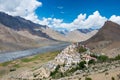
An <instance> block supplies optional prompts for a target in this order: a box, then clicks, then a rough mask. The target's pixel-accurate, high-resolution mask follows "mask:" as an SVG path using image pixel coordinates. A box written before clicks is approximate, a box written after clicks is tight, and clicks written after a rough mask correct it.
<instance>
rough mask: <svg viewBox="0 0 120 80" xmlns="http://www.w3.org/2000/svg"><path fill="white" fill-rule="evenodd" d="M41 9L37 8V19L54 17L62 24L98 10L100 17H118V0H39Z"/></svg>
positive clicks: (119, 0) (119, 3)
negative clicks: (61, 20) (61, 21)
mask: <svg viewBox="0 0 120 80" xmlns="http://www.w3.org/2000/svg"><path fill="white" fill-rule="evenodd" d="M39 1H40V2H42V3H43V5H42V7H39V8H37V10H36V14H37V15H38V16H39V18H42V17H55V18H58V19H63V20H64V22H72V21H73V20H74V19H75V18H76V17H77V16H78V15H79V14H81V13H83V14H84V13H86V14H87V15H91V14H92V13H93V12H94V11H96V10H98V11H99V12H100V14H101V15H102V16H105V17H107V18H109V17H110V16H111V15H113V14H114V15H120V0H39Z"/></svg>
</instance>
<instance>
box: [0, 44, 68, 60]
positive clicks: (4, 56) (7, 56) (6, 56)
mask: <svg viewBox="0 0 120 80" xmlns="http://www.w3.org/2000/svg"><path fill="white" fill-rule="evenodd" d="M69 44H70V43H65V44H54V45H49V46H44V47H40V48H35V49H28V50H23V51H15V52H7V53H1V54H0V62H6V61H11V60H15V59H19V58H23V57H27V56H31V55H35V54H41V53H46V52H52V51H57V50H62V49H64V48H65V47H66V46H68V45H69Z"/></svg>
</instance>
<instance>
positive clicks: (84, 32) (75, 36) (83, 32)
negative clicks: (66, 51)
mask: <svg viewBox="0 0 120 80" xmlns="http://www.w3.org/2000/svg"><path fill="white" fill-rule="evenodd" d="M97 32H98V30H89V29H77V30H74V31H71V32H69V33H68V34H66V37H67V39H68V40H69V41H71V42H81V41H85V40H87V39H89V38H91V37H92V36H93V35H95V34H96V33H97Z"/></svg>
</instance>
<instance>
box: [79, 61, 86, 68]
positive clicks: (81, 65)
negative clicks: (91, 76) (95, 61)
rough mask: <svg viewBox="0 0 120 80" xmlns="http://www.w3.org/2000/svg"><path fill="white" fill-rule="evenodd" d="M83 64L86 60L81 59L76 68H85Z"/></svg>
mask: <svg viewBox="0 0 120 80" xmlns="http://www.w3.org/2000/svg"><path fill="white" fill-rule="evenodd" d="M85 64H86V62H85V61H81V62H80V63H79V64H78V67H77V68H78V69H84V68H85Z"/></svg>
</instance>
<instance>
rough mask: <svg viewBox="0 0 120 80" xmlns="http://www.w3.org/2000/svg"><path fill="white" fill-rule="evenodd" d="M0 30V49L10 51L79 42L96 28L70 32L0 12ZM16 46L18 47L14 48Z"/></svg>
mask: <svg viewBox="0 0 120 80" xmlns="http://www.w3.org/2000/svg"><path fill="white" fill-rule="evenodd" d="M0 32H1V34H0V43H1V46H0V47H1V49H0V50H1V51H4V50H5V51H6V50H7V51H12V50H17V49H18V50H21V49H27V48H34V47H39V46H44V45H49V44H52V43H53V44H54V43H56V42H61V41H65V42H80V41H84V40H87V39H89V38H90V37H92V36H93V35H94V34H96V32H97V30H94V29H77V30H74V31H70V32H68V31H65V32H62V31H61V32H59V31H55V30H53V29H51V28H49V27H48V26H46V25H40V24H37V23H33V22H32V21H30V20H26V19H24V18H22V17H19V16H11V15H8V14H6V13H3V12H0ZM11 45H13V46H11ZM16 46H19V47H17V49H16Z"/></svg>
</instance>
